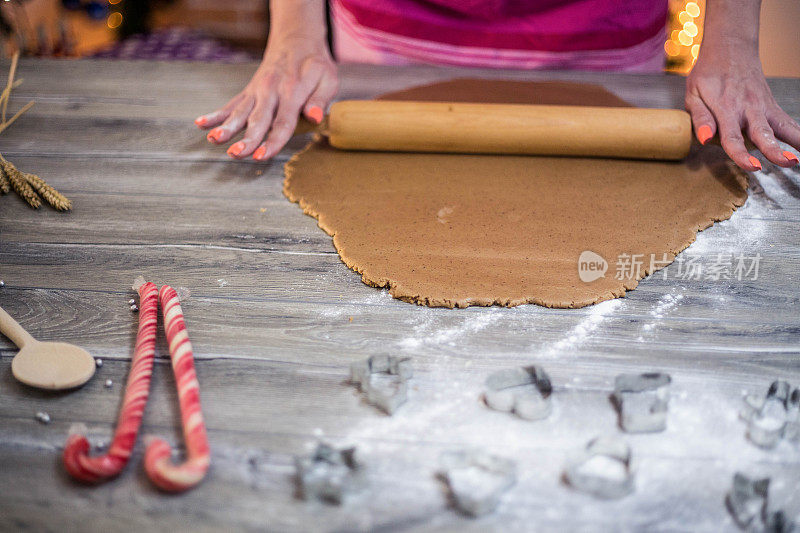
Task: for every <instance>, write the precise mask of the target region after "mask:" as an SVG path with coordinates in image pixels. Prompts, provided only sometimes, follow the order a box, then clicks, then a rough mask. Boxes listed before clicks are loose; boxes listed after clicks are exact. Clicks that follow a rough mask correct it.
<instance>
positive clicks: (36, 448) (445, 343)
mask: <svg viewBox="0 0 800 533" xmlns="http://www.w3.org/2000/svg"><path fill="white" fill-rule="evenodd" d="M6 68H7V63H6V64H3V65H0V70H2V71H5V70H6ZM253 68H254V67H253V65H238V66H225V65H201V64H181V63H147V62H130V63H128V62H103V61H44V60H25V61H23V62H22V63H21V65H20V71H19V77H21V78H24V84H23V85H22V86H21V87H20V88H19V89H17V90H16V92H15V93H14V96H13V98H12V107H13V108H14V109H16V108H17V107H19V106H21V105H22V104H23V103H25V102H27V101H28V100H29V99H31V98H33V99H35V100H36V105H35V106H34V108H33V109H32V110H31V111H29V112H28V113H27V114H26V115H25V116H23V118H22V119H20V121H19V122H17V123H16V124H15V125H14V126H13V127H11V128H10V129H9V130H8V131H7V132H5V133H3V134H2V136H0V152H1V153H2V154H3V155H5V156H6V157H8V158H9V159H11V160H12V161H13V162H15V163H16V164H18V165H19V166H20V167H21V168H23V169H25V170H27V171H30V172H35V173H37V174H40V175H41V176H43V177H44V178H46V179H47V180H48V181H50V182H51V183H52V184H53V185H55V186H56V187H58V188H59V189H61V190H62V191H63V192H64V193H65V194H67V195H68V196H69V197H70V198H71V199H72V200H73V202H74V206H75V207H74V210H73V211H72V212H71V213H68V214H60V213H56V212H54V211H52V210H50V209H48V208H43V209H40V210H39V211H38V212H37V211H33V210H31V209H29V208H28V207H26V206H25V205H24V204H23V203H22V202H21V201H20V200H19V199H18V198H16V197H14V196H8V197H2V198H0V279H3V280H4V281H5V287H4V288H2V289H0V305H2V306H3V307H4V308H5V309H6V310H7V311H8V312H10V313H11V314H12V315H14V316H16V317H17V318H18V319H19V321H20V322H21V323H22V325H23V326H24V327H26V328H27V329H28V330H29V331H30V332H31V333H32V334H33V335H34V336H36V337H37V338H39V339H42V340H49V339H62V340H66V341H69V342H74V343H76V344H79V345H81V346H83V347H85V348H86V349H88V350H89V351H90V352H91V353H92V354H93V355H95V356H98V357H102V358H103V360H104V361H105V364H104V365H103V367H102V368H100V369H99V371H98V372H97V375H96V377H95V378H94V379H93V380H92V381H90V382H89V383H88V384H87V385H86V386H84V387H83V388H81V389H79V390H76V391H73V392H69V393H57V394H52V393H44V392H40V391H37V390H32V389H30V388H26V387H25V386H22V385H20V384H18V383H17V382H15V381H14V379H13V378H12V376H11V372H10V363H11V359H12V357H13V356H14V354H15V349H14V347H13V346H12V345H11V344H10V343H9V342H8V341H7V340H6V339H5V338H0V529H2V530H10V529H25V528H28V529H32V530H58V531H72V530H82V531H87V530H98V531H109V530H116V529H134V528H142V530H162V531H166V530H170V531H176V530H189V529H191V530H215V529H220V528H223V527H224V528H232V529H253V530H270V531H292V530H329V531H338V530H392V531H393V530H404V531H405V530H452V529H460V530H474V531H486V530H497V531H500V530H502V531H506V530H520V531H530V530H563V529H583V530H610V529H614V530H648V531H653V530H670V531H674V530H693V531H701V530H706V531H719V530H720V529H722V530H733V529H735V525H734V523H733V521H732V520H731V519H730V517H729V515H728V513H727V511H726V509H725V506H724V498H725V494H726V492H727V491H728V489H729V486H730V482H731V477H732V475H733V473H734V472H735V471H743V472H746V473H749V474H753V475H770V476H773V500H774V502H775V504H776V505H783V506H785V507H786V508H787V509H788V510H789V512H790V514H793V513H794V514H796V513H797V512H798V511H800V501H799V500H800V492H799V491H800V489H798V488H797V486H798V484H797V480H798V479H800V450H798V447H797V446H792V445H789V444H788V443H782V444H781V445H780V446H779V447H778V448H776V449H774V450H769V451H765V450H761V449H758V448H756V447H754V446H753V445H752V444H750V443H749V442H748V441H747V440H746V438H745V427H744V424H743V423H741V422H740V421H739V420H738V419H737V412H738V409H739V407H740V404H741V397H742V394H743V392H744V391H751V392H761V391H764V390H766V387H767V386H768V385H769V384H770V382H771V381H772V380H774V379H776V378H783V379H787V380H789V381H791V382H793V383H794V384H796V385H800V358H799V357H800V312H799V311H798V303H800V291H798V281H799V280H800V275H799V273H800V174H799V173H798V172H797V171H796V170H782V169H778V168H775V167H773V166H771V165H769V164H768V163H767V164H765V170H764V172H759V173H757V174H756V175H755V179H753V180H752V187H751V195H750V198H749V199H748V201H747V204H746V205H745V206H744V207H743V208H742V209H740V210H739V211H738V212H736V213H735V214H734V215H733V217H732V218H731V220H729V221H726V222H723V223H720V224H717V225H716V226H714V227H713V228H711V229H708V230H707V231H705V232H703V233H702V234H701V235H700V236H699V237H698V240H697V242H696V243H695V244H693V245H692V246H691V247H690V248H689V249H688V250H687V251H686V252H684V253H683V254H682V257H684V258H688V257H690V256H692V257H696V258H697V259H696V260H697V261H698V262H699V263H701V264H703V265H710V264H712V263H714V262H715V261H717V259H718V254H720V253H722V254H734V255H743V256H747V257H754V256H756V254H760V256H761V259H760V263H759V273H758V277H757V279H752V277H753V276H752V273H751V276H749V277H747V278H745V279H742V280H738V279H735V277H734V279H721V280H716V281H714V280H709V279H684V278H682V277H681V276H680V272H679V269H678V265H677V264H673V265H672V266H670V267H669V268H668V269H666V272H667V279H663V277H662V275H661V274H659V275H657V276H655V277H653V278H651V279H647V280H645V281H643V282H642V283H641V284H640V285H639V288H638V289H637V290H635V291H633V292H632V293H630V294H629V295H628V296H627V297H626V298H624V299H621V300H615V301H612V302H605V303H603V304H600V305H597V306H594V307H589V308H584V309H578V310H554V309H544V308H540V307H536V306H522V307H519V308H515V309H497V308H489V309H486V308H469V309H466V310H445V309H428V308H422V307H417V306H414V305H410V304H406V303H402V302H399V301H395V300H393V299H392V298H390V297H389V296H388V295H387V294H386V293H385V292H381V291H379V290H376V289H373V288H369V287H367V286H365V285H363V284H362V283H361V281H360V278H359V276H358V275H357V274H355V273H353V272H351V271H349V270H348V269H347V268H346V267H345V266H344V265H343V264H342V263H341V262H340V261H339V258H338V256H337V255H336V253H335V252H334V250H333V247H332V244H331V240H330V238H329V237H328V236H327V235H325V234H324V233H323V232H322V231H321V230H319V229H318V228H317V227H316V223H315V221H314V220H313V219H311V218H309V217H307V216H305V215H303V214H302V212H301V210H300V209H299V208H298V207H297V206H296V205H294V204H291V203H289V202H288V201H287V200H286V199H285V198H284V197H283V195H282V194H281V184H282V179H283V172H282V167H283V164H284V162H285V161H286V160H287V158H288V157H290V155H291V154H292V153H293V152H295V151H296V150H298V149H299V148H301V147H302V146H303V145H304V144H305V142H307V138H305V137H296V138H294V139H293V140H292V141H291V143H290V144H289V146H288V147H287V148H286V149H285V150H284V151H283V152H281V154H280V155H279V156H278V157H277V158H276V159H275V160H274V161H273V162H271V163H269V164H256V163H254V162H251V161H242V162H235V161H231V160H229V159H228V158H227V156H226V155H225V153H224V149H223V148H221V147H213V146H210V145H209V144H208V143H207V142H206V141H205V139H204V137H203V135H202V134H201V133H199V132H198V131H197V129H196V128H195V127H194V125H193V124H192V119H193V118H194V117H195V116H197V115H199V114H201V113H203V112H207V111H209V110H211V109H214V108H215V107H217V106H219V105H220V104H221V103H223V102H224V101H225V100H226V99H227V98H228V97H230V96H232V95H233V94H234V93H235V92H236V91H237V90H238V89H239V88H240V87H241V86H243V85H244V83H245V82H246V80H247V79H248V77H249V75H250V73H251V71H252V70H253ZM465 75H467V76H496V77H505V78H518V79H535V80H540V79H562V80H579V81H581V80H582V81H591V82H596V83H601V84H603V85H605V86H606V87H608V88H609V89H610V90H612V91H614V92H615V93H617V94H618V95H620V96H622V97H623V98H626V99H628V100H630V101H631V102H633V103H635V104H638V105H641V106H652V107H680V106H681V102H682V87H683V80H682V79H681V78H678V77H665V76H637V75H610V74H602V73H597V74H587V73H583V74H581V73H562V72H558V73H543V72H536V73H525V72H501V71H466V70H458V69H445V68H422V67H420V68H404V69H388V68H377V67H368V66H348V67H344V68H343V69H342V72H341V78H342V90H341V93H340V96H341V97H347V98H367V97H372V96H374V95H376V94H379V93H380V92H383V91H387V90H393V89H400V88H403V87H407V86H412V85H417V84H422V83H426V82H430V81H434V80H438V79H447V78H452V77H455V76H465ZM770 84H771V86H772V88H773V90H774V92H775V95H776V97H777V99H778V101H779V102H780V103H781V105H783V106H784V108H785V109H786V111H787V112H788V113H789V114H791V115H792V116H794V117H795V118H800V82H799V81H798V80H778V79H776V80H770ZM610 230H613V229H610ZM137 275H144V276H145V277H146V278H147V279H149V280H153V281H155V282H157V283H159V284H161V283H169V284H171V285H173V286H175V287H185V288H187V289H188V290H189V291H190V296H189V298H188V299H186V300H185V302H184V305H183V307H184V311H185V313H186V317H187V324H188V327H189V331H190V334H191V339H192V341H193V344H194V348H195V356H196V358H197V370H198V374H199V379H200V382H201V391H202V402H203V408H204V411H205V415H206V421H207V425H208V429H209V437H210V444H211V448H212V468H211V471H210V473H209V475H208V478H207V479H206V480H205V482H204V483H203V484H202V485H201V486H200V487H198V488H197V489H195V490H193V491H192V492H189V493H186V494H183V495H179V496H168V495H164V494H161V493H159V492H157V491H156V490H155V489H154V488H153V486H152V485H151V484H150V483H149V481H148V480H147V478H146V476H145V475H144V473H143V470H142V466H141V454H142V448H143V445H142V443H141V438H140V441H139V444H138V445H137V448H136V453H135V455H134V457H133V459H132V461H131V463H130V464H129V466H128V468H127V469H126V470H125V472H124V473H123V475H121V476H120V477H119V478H117V479H115V480H113V481H111V482H109V483H107V484H105V485H102V486H99V487H86V486H81V485H78V484H76V483H73V482H72V481H71V480H70V479H69V478H68V477H67V476H66V474H65V473H64V471H63V469H62V467H61V464H60V456H59V454H60V451H61V449H62V446H63V443H64V440H65V438H66V436H67V433H68V431H69V428H70V426H71V425H72V424H74V423H76V422H82V423H85V424H86V425H87V426H88V428H89V433H90V435H91V438H92V441H93V442H95V443H96V442H101V441H106V442H107V441H108V439H109V437H110V436H111V435H112V432H113V429H114V424H115V419H116V414H117V410H118V407H119V402H120V399H121V397H122V393H123V384H124V382H125V377H126V375H127V371H128V367H129V362H130V357H131V353H132V349H133V340H134V335H135V332H136V327H137V317H136V315H134V314H132V313H131V312H130V311H129V309H128V305H127V300H128V299H129V298H131V297H132V292H131V291H130V290H129V287H130V285H131V283H132V281H133V279H134V278H135V277H136V276H137ZM374 353H397V354H408V355H413V356H414V358H415V365H416V377H415V378H414V381H413V383H412V388H411V391H410V398H409V402H408V403H407V404H406V405H405V406H404V407H402V408H401V409H400V411H399V412H398V413H397V414H395V416H393V417H387V416H385V415H383V414H381V413H380V412H378V411H376V410H375V409H374V408H373V407H371V406H369V405H367V404H365V403H364V402H363V400H362V399H361V398H360V396H359V395H358V394H357V393H356V391H355V390H354V389H353V388H352V387H350V386H347V385H346V384H345V380H346V377H347V368H348V365H349V363H350V362H351V361H354V360H357V359H359V358H364V357H366V356H368V355H371V354H374ZM531 363H539V364H542V365H544V367H545V368H546V369H547V370H548V372H549V373H550V375H551V377H552V378H553V382H554V386H555V394H554V404H555V408H554V413H553V415H552V416H551V417H550V418H549V419H547V420H544V421H540V422H524V421H521V420H518V419H515V418H513V417H511V416H510V415H506V414H503V413H497V412H490V411H488V410H487V409H486V407H485V406H484V405H483V404H482V403H481V401H480V394H481V384H482V382H483V380H484V379H485V377H486V375H487V374H488V373H490V372H492V371H493V370H495V369H500V368H505V367H508V366H514V365H522V364H531ZM650 370H658V371H666V372H669V373H670V374H671V375H672V377H673V387H672V403H671V412H670V415H669V427H668V429H667V431H665V432H664V433H660V434H652V435H624V434H622V433H621V431H620V430H619V429H618V427H617V425H616V413H615V411H614V409H613V407H612V405H611V403H610V402H609V398H608V395H609V393H610V391H611V388H612V386H613V385H612V384H613V379H614V376H615V375H617V374H618V373H621V372H640V371H650ZM106 379H111V380H113V382H114V385H113V386H112V387H111V388H106V387H104V382H105V381H106ZM174 390H175V387H174V380H173V378H172V376H171V372H170V368H169V365H168V355H167V352H166V347H165V343H164V341H163V334H162V336H161V337H160V340H159V345H158V352H157V364H156V366H155V373H154V377H153V383H152V387H151V397H150V402H149V404H148V407H147V411H146V416H145V419H144V424H143V428H142V433H141V434H142V435H147V434H156V435H162V436H166V437H167V438H169V439H170V440H171V441H172V442H173V443H175V444H177V445H180V444H181V442H182V438H181V435H180V431H179V418H178V412H177V401H176V396H175V392H174ZM37 411H46V412H47V413H49V414H50V416H51V418H52V423H50V424H49V425H43V424H41V423H39V422H37V421H36V420H35V418H34V416H35V414H36V413H37ZM597 435H621V436H623V438H625V440H626V441H627V442H629V443H630V444H631V446H632V448H633V450H634V454H635V457H636V460H637V463H638V474H637V489H636V492H635V493H634V494H633V495H631V496H629V497H627V498H625V499H622V500H619V501H597V500H594V499H592V498H591V497H589V496H586V495H583V494H581V493H577V492H575V491H574V490H572V489H570V488H569V487H568V486H566V485H564V484H563V483H562V481H561V471H562V468H563V466H564V462H565V461H566V460H567V459H568V458H569V457H570V455H571V454H572V453H574V452H575V451H577V450H579V449H580V448H581V447H582V446H583V445H584V444H585V443H586V442H587V441H588V440H589V439H590V438H592V437H594V436H597ZM320 437H323V438H326V439H328V440H330V441H331V442H333V443H335V444H344V443H352V444H355V445H356V446H358V448H359V451H360V452H361V454H362V457H363V460H364V461H365V463H366V465H367V468H368V470H367V472H368V482H369V489H368V490H367V491H366V492H364V493H362V494H361V495H359V496H357V497H356V498H355V499H354V500H353V501H352V502H351V503H349V504H347V505H344V506H341V507H336V506H330V505H325V504H322V503H315V502H303V501H300V500H297V499H296V498H295V497H294V485H293V477H292V476H293V466H292V465H293V459H292V458H293V456H294V455H296V454H303V453H306V452H307V451H308V449H309V446H310V445H311V444H313V443H314V442H315V440H316V439H318V438H320ZM461 448H479V449H484V450H488V451H490V452H493V453H496V454H498V455H502V456H505V457H509V458H512V459H514V460H516V461H517V462H518V465H519V480H518V482H517V484H516V486H515V487H514V488H513V489H512V490H511V491H510V492H508V493H507V495H506V498H505V499H504V500H503V503H502V504H501V506H500V507H499V508H498V510H497V512H496V513H494V514H492V515H490V516H487V517H484V518H481V519H478V520H469V519H467V518H464V517H462V516H461V515H459V514H457V513H455V512H454V511H453V510H452V509H450V508H448V507H447V500H446V495H445V492H444V490H443V487H442V485H441V484H440V483H439V482H438V481H437V480H436V479H435V477H434V473H435V471H436V468H437V464H438V457H439V455H440V453H441V452H443V451H446V450H456V449H461Z"/></svg>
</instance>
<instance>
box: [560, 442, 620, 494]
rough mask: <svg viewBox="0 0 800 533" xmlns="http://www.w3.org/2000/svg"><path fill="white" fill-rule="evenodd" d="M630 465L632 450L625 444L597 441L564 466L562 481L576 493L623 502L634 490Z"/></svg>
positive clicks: (590, 443)
mask: <svg viewBox="0 0 800 533" xmlns="http://www.w3.org/2000/svg"><path fill="white" fill-rule="evenodd" d="M631 463H632V461H631V449H630V447H629V446H628V445H627V444H626V443H625V442H624V441H621V440H618V439H615V438H611V437H598V438H596V439H594V440H591V441H589V443H588V444H587V445H586V449H585V450H584V451H583V453H582V454H581V455H580V456H578V457H577V458H575V459H573V460H572V461H571V462H569V463H568V464H567V467H566V468H565V469H564V478H565V479H566V481H567V482H568V483H569V484H570V485H572V486H573V487H575V488H576V489H578V490H580V491H583V492H586V493H589V494H591V495H592V496H595V497H597V498H603V499H609V500H610V499H617V498H622V497H623V496H627V495H628V494H630V493H631V492H633V489H634V469H633V467H632V464H631Z"/></svg>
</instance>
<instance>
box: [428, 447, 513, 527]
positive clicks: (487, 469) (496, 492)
mask: <svg viewBox="0 0 800 533" xmlns="http://www.w3.org/2000/svg"><path fill="white" fill-rule="evenodd" d="M439 461H440V464H441V469H440V471H439V473H438V474H437V476H438V477H439V479H441V480H442V481H443V482H444V483H446V484H447V488H448V490H449V493H450V500H451V502H452V504H453V506H455V507H456V508H457V509H458V510H459V511H461V512H462V513H464V514H465V515H467V516H470V517H477V516H481V515H484V514H487V513H489V512H491V511H493V510H494V509H495V508H496V507H497V505H498V504H499V503H500V500H501V498H502V496H503V494H504V493H505V492H506V491H508V489H510V488H511V487H512V486H513V485H514V484H515V483H516V481H517V475H516V468H517V466H516V463H515V462H514V461H512V460H510V459H506V458H504V457H498V456H496V455H491V454H488V453H486V452H483V451H478V450H462V451H457V452H445V453H443V454H442V455H441V457H440V459H439Z"/></svg>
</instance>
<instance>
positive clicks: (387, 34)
mask: <svg viewBox="0 0 800 533" xmlns="http://www.w3.org/2000/svg"><path fill="white" fill-rule="evenodd" d="M331 13H332V18H333V21H334V46H335V52H336V56H337V58H338V59H339V61H342V62H360V63H378V64H412V63H444V64H451V65H462V66H477V67H494V68H519V69H532V68H564V69H583V70H620V71H657V70H661V69H662V68H663V66H664V51H663V44H664V35H665V25H666V17H667V2H666V0H636V1H635V2H621V1H619V0H331Z"/></svg>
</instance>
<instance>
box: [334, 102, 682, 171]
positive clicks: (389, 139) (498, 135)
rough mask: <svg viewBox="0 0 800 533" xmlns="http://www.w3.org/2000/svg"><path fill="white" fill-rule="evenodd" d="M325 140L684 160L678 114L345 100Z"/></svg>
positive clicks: (420, 148) (400, 147)
mask: <svg viewBox="0 0 800 533" xmlns="http://www.w3.org/2000/svg"><path fill="white" fill-rule="evenodd" d="M326 134H327V135H328V138H329V141H330V144H331V145H332V146H334V147H336V148H341V149H346V150H374V151H390V152H453V153H482V154H526V155H560V156H594V157H617V158H631V159H666V160H678V159H683V158H684V157H686V155H687V154H688V153H689V146H690V144H691V141H692V127H691V119H690V118H689V114H688V113H686V112H685V111H679V110H677V109H643V108H636V107H583V106H549V105H505V104H466V103H446V102H396V101H388V100H364V101H361V100H358V101H357V100H348V101H342V102H337V103H335V104H333V106H331V109H330V114H329V116H328V119H327V128H326Z"/></svg>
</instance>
